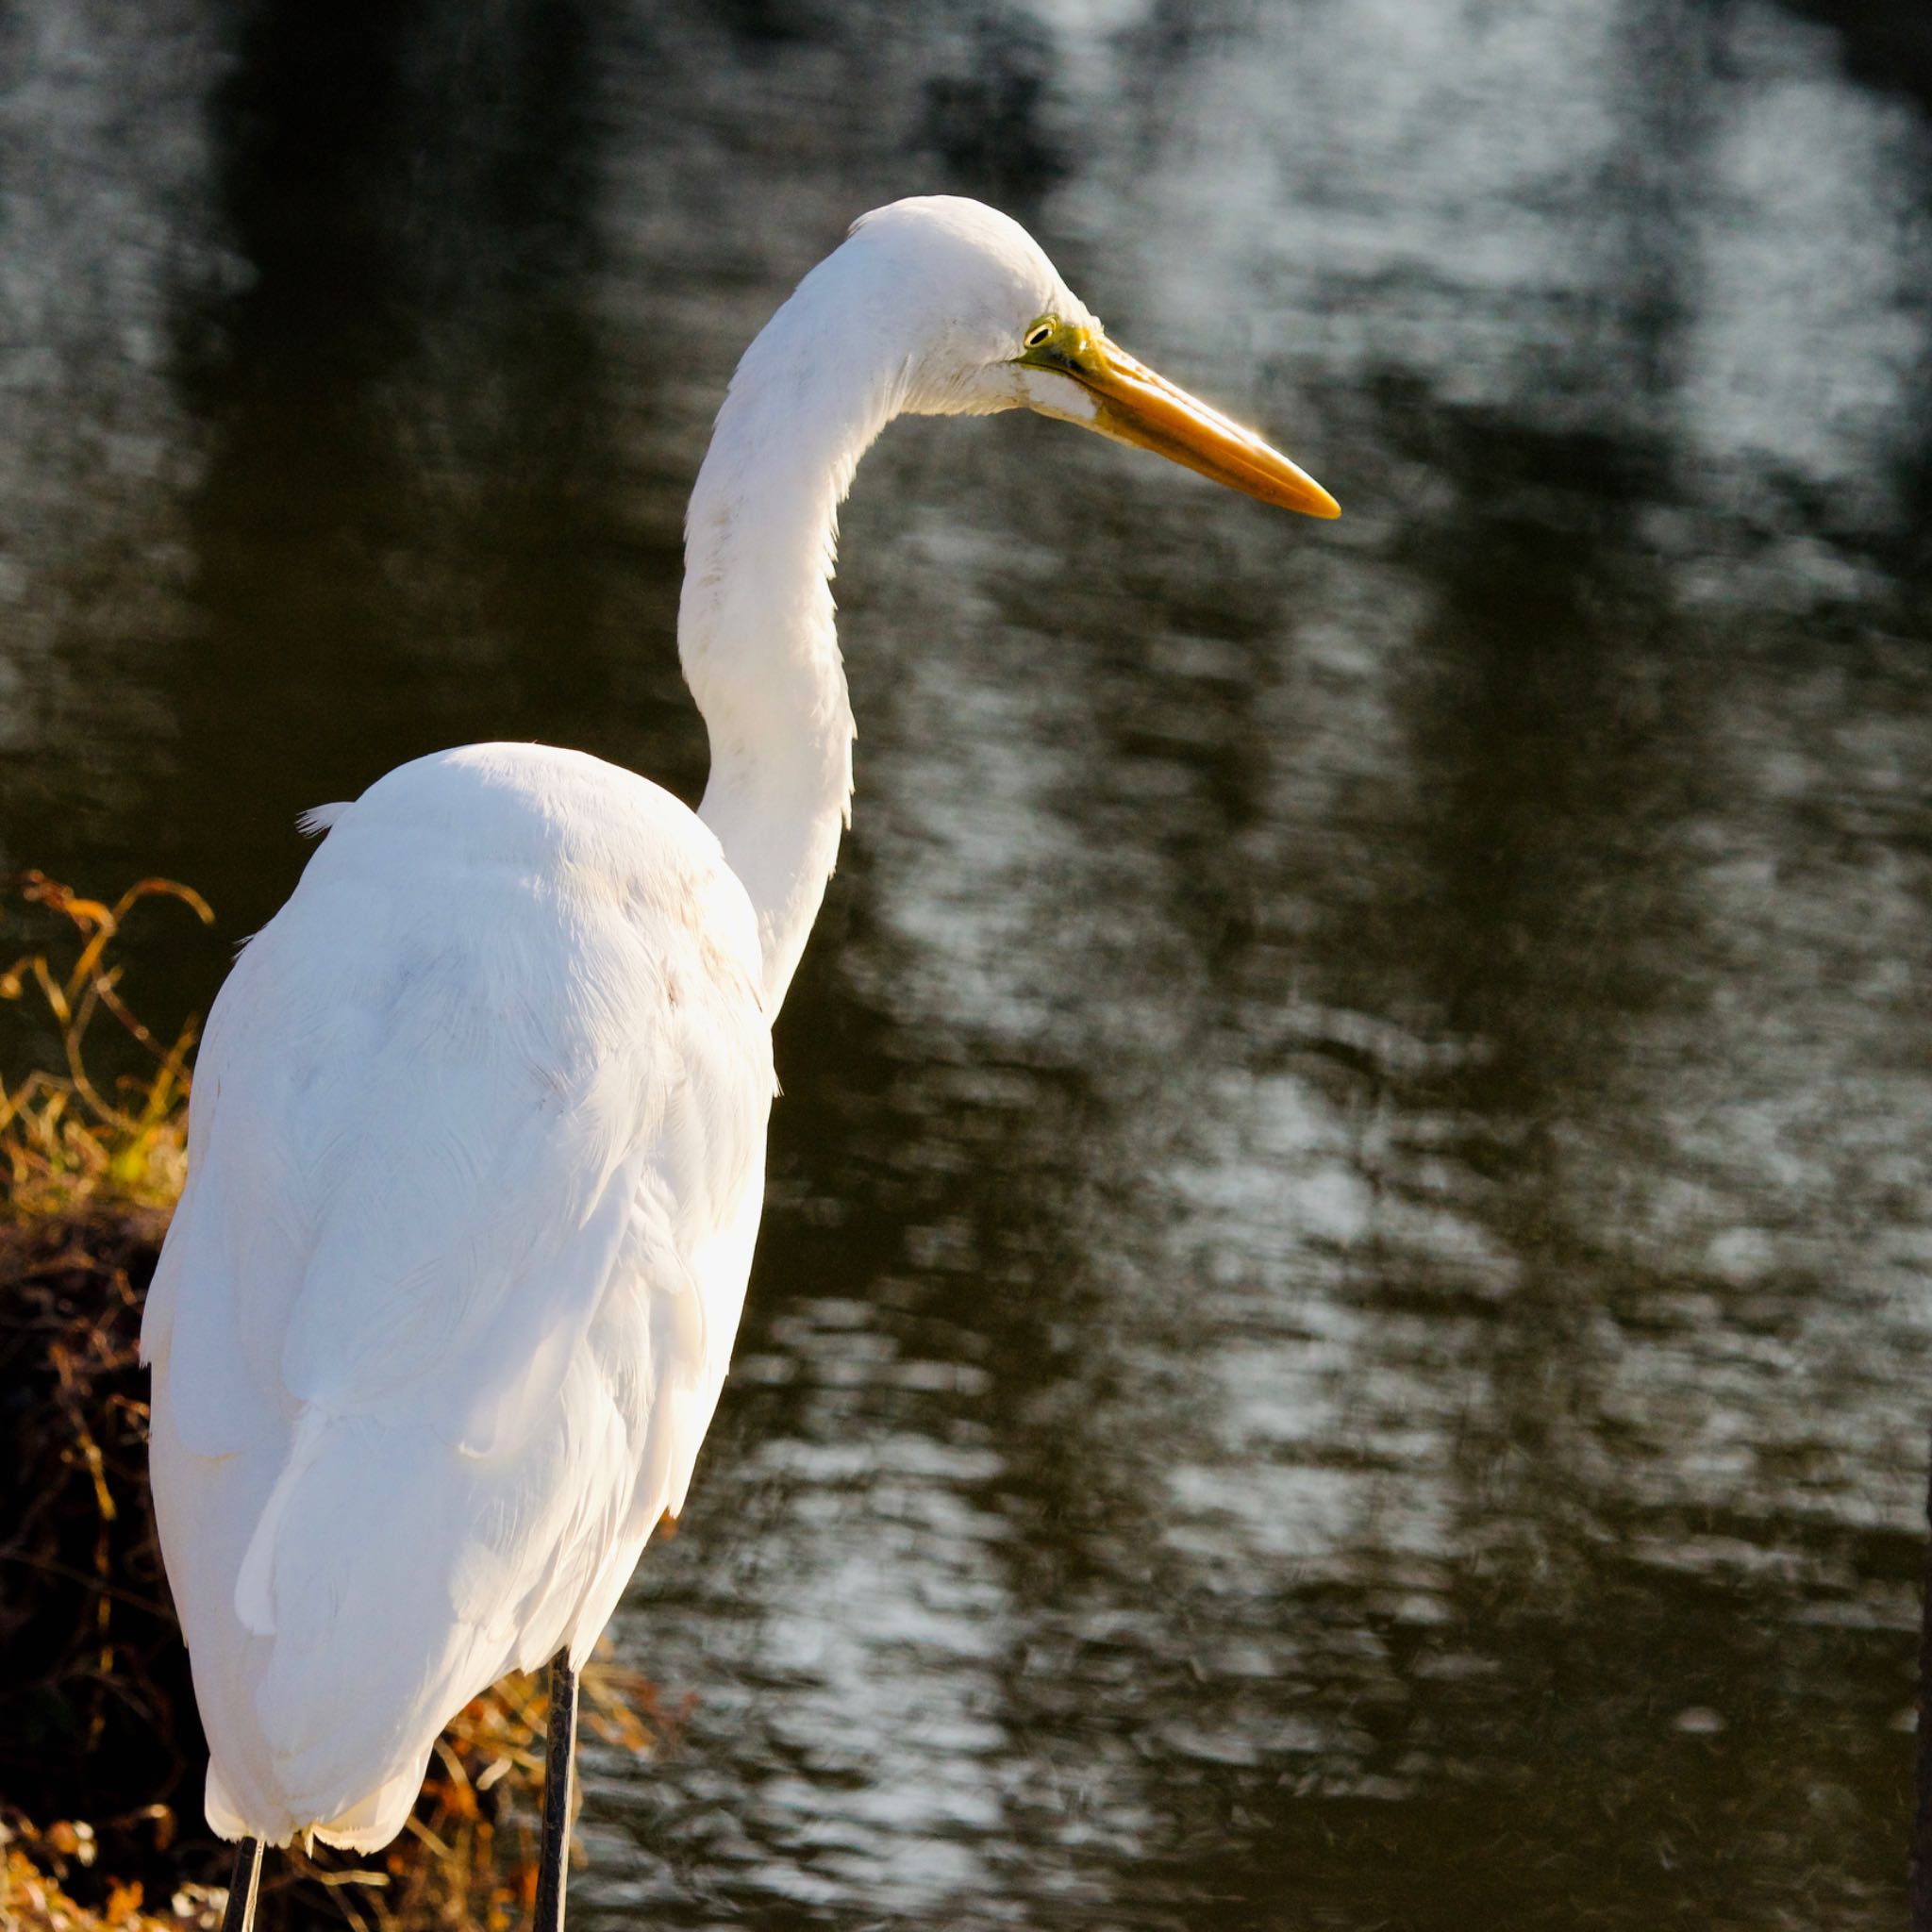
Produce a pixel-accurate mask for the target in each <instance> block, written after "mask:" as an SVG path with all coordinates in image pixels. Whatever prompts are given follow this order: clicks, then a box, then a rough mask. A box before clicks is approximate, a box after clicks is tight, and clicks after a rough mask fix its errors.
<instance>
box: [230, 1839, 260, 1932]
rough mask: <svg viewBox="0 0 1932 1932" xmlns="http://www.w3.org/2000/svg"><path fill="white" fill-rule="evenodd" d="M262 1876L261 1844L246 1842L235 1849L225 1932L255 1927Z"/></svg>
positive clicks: (255, 1841) (238, 1931)
mask: <svg viewBox="0 0 1932 1932" xmlns="http://www.w3.org/2000/svg"><path fill="white" fill-rule="evenodd" d="M260 1876H261V1840H259V1839H258V1838H244V1839H243V1840H242V1841H241V1842H240V1843H239V1844H238V1845H236V1847H235V1870H234V1873H233V1874H232V1875H231V1876H230V1878H229V1880H228V1905H227V1909H226V1910H225V1911H224V1912H223V1914H222V1932H249V1927H250V1926H252V1925H253V1924H255V1885H256V1881H257V1880H258V1878H259V1877H260Z"/></svg>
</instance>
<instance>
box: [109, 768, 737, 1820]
mask: <svg viewBox="0 0 1932 1932" xmlns="http://www.w3.org/2000/svg"><path fill="white" fill-rule="evenodd" d="M488 752H489V758H488V760H487V761H480V762H479V760H480V759H481V755H480V754H476V753H469V754H457V755H449V756H447V757H446V758H444V759H443V760H427V761H424V764H423V765H422V766H417V767H406V768H404V771H403V772H401V773H398V774H391V778H389V779H385V780H384V781H383V783H382V784H381V785H379V786H377V787H376V788H375V791H372V792H371V793H370V794H369V795H368V796H367V797H365V798H364V799H363V800H361V801H358V804H357V805H355V806H353V807H350V808H347V809H345V810H343V811H342V812H341V813H340V814H338V815H337V816H336V817H335V819H334V822H333V824H332V826H331V828H330V830H329V835H328V837H327V839H326V841H325V842H324V843H323V845H322V846H321V847H320V848H319V849H318V850H317V852H316V854H315V857H314V858H312V859H311V860H310V862H309V866H308V872H307V873H306V874H305V876H304V878H303V882H302V885H301V886H300V888H299V889H298V891H297V892H296V893H295V895H294V897H293V898H292V899H291V901H290V903H289V905H288V906H287V907H286V908H284V909H283V911H282V912H281V913H280V914H278V915H277V917H276V918H275V920H274V921H273V922H272V923H271V924H270V925H269V926H268V927H266V928H265V929H264V930H263V931H262V933H261V934H260V935H259V936H258V938H257V939H256V941H254V942H253V943H252V944H251V945H250V946H249V947H248V948H247V950H246V951H245V952H244V953H243V955H242V958H241V959H240V960H239V961H238V963H237V966H236V969H235V971H234V973H233V974H231V976H230V979H229V982H228V984H227V985H226V986H225V988H224V989H223V992H222V995H221V998H220V999H219V1000H218V1001H217V1003H216V1007H215V1010H214V1011H213V1013H211V1014H210V1016H209V1026H208V1039H207V1041H206V1044H205V1046H204V1050H203V1055H202V1060H201V1067H200V1071H199V1074H198V1075H197V1085H196V1090H195V1099H194V1120H193V1128H192V1140H191V1181H190V1185H189V1188H188V1189H187V1191H185V1193H184V1195H183V1199H182V1202H181V1206H180V1209H179V1211H178V1213H177V1216H176V1220H175V1226H174V1228H173V1230H172V1231H171V1233H170V1236H169V1241H168V1245H167V1251H166V1253H165V1254H164V1256H163V1257H162V1261H161V1265H160V1267H159V1269H158V1271H157V1275H156V1282H155V1288H154V1291H153V1296H152V1299H151V1303H150V1307H149V1311H148V1315H147V1320H146V1325H145V1329H144V1334H143V1346H144V1348H145V1349H146V1351H147V1353H148V1354H149V1356H150V1358H151V1359H152V1360H153V1361H154V1363H155V1367H156V1382H155V1402H156V1431H155V1442H156V1452H155V1482H156V1491H157V1503H158V1509H159V1512H160V1515H161V1520H162V1523H163V1528H164V1536H165V1538H166V1541H165V1547H166V1554H167V1558H168V1565H169V1569H170V1573H171V1574H173V1575H174V1576H175V1578H176V1580H177V1589H176V1596H177V1600H178V1601H179V1602H180V1603H181V1605H182V1609H183V1619H184V1624H186V1626H187V1630H188V1636H189V1641H190V1647H191V1651H192V1654H193V1657H194V1660H195V1669H196V1684H197V1691H198V1694H199V1696H200V1699H201V1703H202V1706H203V1715H204V1718H205V1720H206V1722H207V1727H208V1735H209V1740H210V1743H211V1746H212V1748H213V1751H214V1754H215V1759H216V1763H217V1766H218V1767H220V1774H219V1775H217V1776H211V1778H210V1783H209V1804H210V1807H211V1815H215V1813H216V1812H217V1811H218V1812H219V1816H218V1818H217V1824H218V1828H221V1829H224V1830H226V1829H228V1828H229V1826H230V1825H232V1824H235V1823H237V1822H240V1823H242V1824H246V1825H247V1826H248V1828H249V1829H251V1830H254V1831H258V1832H259V1833H261V1834H262V1835H263V1836H264V1837H266V1838H268V1839H270V1840H272V1841H277V1842H279V1841H283V1840H286V1838H287V1836H288V1834H289V1832H290V1831H291V1829H292V1830H301V1829H304V1828H307V1827H308V1825H310V1824H313V1825H316V1826H318V1827H320V1828H322V1829H323V1831H324V1832H325V1835H326V1834H327V1832H328V1828H329V1824H330V1821H336V1822H337V1824H339V1825H340V1827H341V1834H342V1835H344V1836H345V1837H347V1838H348V1839H350V1840H351V1841H354V1842H357V1843H359V1844H363V1845H365V1846H367V1845H372V1844H375V1843H379V1842H382V1841H384V1840H385V1839H386V1837H387V1836H390V1835H392V1833H393V1830H394V1829H395V1828H396V1825H397V1824H399V1823H400V1819H401V1817H402V1815H403V1811H404V1810H406V1809H407V1794H408V1792H413V1790H414V1788H415V1786H414V1781H415V1780H416V1779H419V1778H420V1775H421V1767H422V1759H423V1755H424V1753H425V1752H426V1750H427V1749H428V1746H429V1743H430V1742H431V1741H432V1740H433V1739H434V1737H435V1735H436V1732H437V1731H438V1730H439V1729H440V1728H441V1724H443V1723H444V1722H445V1721H446V1720H447V1718H448V1717H449V1716H450V1714H451V1713H452V1711H453V1710H454V1709H455V1708H457V1707H459V1706H460V1705H461V1704H462V1703H463V1702H464V1701H466V1700H467V1699H468V1698H469V1697H471V1696H473V1695H475V1693H476V1692H477V1691H480V1690H481V1689H483V1688H484V1687H485V1686H487V1685H488V1684H489V1683H490V1682H491V1680H493V1678H495V1677H496V1676H497V1675H498V1674H501V1672H502V1671H503V1670H505V1669H506V1668H508V1667H509V1666H510V1665H511V1664H513V1663H516V1662H526V1663H530V1662H538V1661H541V1659H542V1657H545V1656H547V1655H550V1654H552V1653H553V1652H554V1651H555V1649H556V1648H557V1647H558V1645H559V1644H561V1643H562V1642H564V1641H573V1642H574V1643H575V1642H577V1641H581V1642H582V1643H583V1645H584V1646H585V1647H588V1643H589V1641H591V1640H592V1639H594V1636H595V1634H596V1630H597V1628H598V1626H599V1625H600V1624H601V1623H602V1621H603V1619H604V1617H605V1616H606V1615H607V1614H608V1610H609V1608H610V1607H611V1604H612V1603H613V1602H614V1600H615V1595H616V1592H617V1591H620V1590H621V1589H622V1588H623V1584H624V1581H625V1577H626V1576H627V1575H628V1574H629V1569H630V1566H631V1564H632V1563H633V1562H634V1561H635V1559H636V1556H637V1553H638V1550H639V1549H640V1548H641V1545H642V1542H643V1541H644V1539H645V1537H646V1536H648V1534H649V1532H650V1529H651V1528H652V1527H653V1526H654V1525H655V1524H656V1523H657V1522H658V1518H659V1516H660V1515H661V1514H662V1512H663V1510H664V1509H665V1508H666V1507H671V1505H672V1502H673V1500H674V1499H677V1500H681V1497H682V1492H683V1487H684V1485H685V1484H686V1483H688V1481H689V1479H690V1473H691V1462H692V1460H693V1459H694V1457H695V1455H696V1450H697V1442H698V1439H699V1438H700V1437H701V1436H702V1434H703V1432H704V1428H705V1426H706V1424H708V1420H709V1416H710V1412H711V1408H712V1406H713V1405H714V1404H715V1401H716V1399H717V1391H718V1384H719V1382H720V1380H721V1378H722V1376H723V1374H724V1359H725V1357H726V1356H728V1352H729V1348H730V1343H731V1338H732V1334H733V1331H734V1330H735V1328H736V1325H737V1319H738V1311H739V1307H740V1304H741V1299H742V1294H743V1286H744V1274H745V1271H746V1269H747V1268H748V1266H749V1261H750V1244H751V1236H752V1232H753V1230H754V1229H755V1227H756V1222H757V1205H758V1194H759V1192H760V1191H761V1178H760V1177H761V1169H762V1164H763V1143H764V1123H765V1116H766V1113H767V1111H768V1108H769V1105H770V1096H771V1092H772V1085H773V1083H772V1074H771V1042H770V1033H769V1030H768V1028H767V1026H766V1024H765V1021H764V1017H763V1015H762V1013H761V1012H760V1010H759V1008H758V996H757V991H756V988H757V983H758V937H757V928H756V924H755V922H754V920H753V918H752V916H751V909H750V907H749V905H748V904H747V903H746V902H745V900H744V897H743V893H742V891H741V889H739V888H738V886H737V884H736V881H735V880H732V879H731V878H730V875H729V874H728V873H725V872H724V869H723V865H722V860H721V859H720V858H719V856H718V854H717V850H716V845H715V841H710V839H709V835H708V833H706V832H704V830H703V828H702V827H701V826H699V825H698V824H697V822H696V821H695V820H693V819H692V818H691V815H690V814H689V813H688V812H685V811H684V809H683V808H682V807H679V806H677V805H675V802H673V801H671V800H669V799H668V798H666V797H665V795H664V794H662V793H661V792H658V791H656V789H655V788H653V787H650V786H647V785H645V784H643V782H642V781H641V780H637V779H633V778H631V777H630V776H629V774H617V773H613V772H611V771H610V768H608V767H599V766H596V764H595V762H594V761H593V760H589V759H575V758H570V757H569V756H568V755H563V754H557V753H549V752H544V751H542V750H541V748H537V747H524V748H518V747H491V748H488ZM465 760H469V761H470V762H468V763H467V764H466V763H465V762H464V761H465ZM425 772H426V775H425ZM412 774H413V775H412ZM386 788H388V792H387V795H385V792H386ZM411 788H414V789H413V790H412V789H411ZM674 987H675V996H674V995H673V991H672V989H673V988H674ZM183 1578H190V1579H192V1583H190V1584H189V1585H188V1586H187V1587H183V1585H182V1581H181V1579H183ZM586 1629H587V1630H588V1634H586ZM405 1788H407V1790H406V1789H405ZM398 1792H403V1793H404V1795H403V1797H402V1798H401V1799H400V1800H398V1797H397V1793H398ZM218 1800H219V1803H218V1802H217V1801H218ZM399 1805H400V1808H398V1807H399Z"/></svg>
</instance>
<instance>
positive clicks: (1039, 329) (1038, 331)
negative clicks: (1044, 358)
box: [1020, 315, 1059, 349]
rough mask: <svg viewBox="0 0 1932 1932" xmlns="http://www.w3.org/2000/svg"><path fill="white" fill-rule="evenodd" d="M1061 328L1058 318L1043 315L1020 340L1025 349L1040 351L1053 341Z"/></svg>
mask: <svg viewBox="0 0 1932 1932" xmlns="http://www.w3.org/2000/svg"><path fill="white" fill-rule="evenodd" d="M1058 327H1059V321H1058V317H1056V316H1052V315H1042V316H1041V318H1040V320H1039V321H1038V322H1036V323H1035V324H1034V325H1033V326H1032V327H1031V328H1029V329H1028V330H1027V331H1026V333H1025V334H1024V336H1022V337H1021V338H1020V346H1021V347H1022V348H1023V349H1038V348H1041V347H1042V346H1043V345H1044V344H1046V343H1047V342H1049V341H1052V340H1053V333H1054V331H1055V330H1056V329H1057V328H1058Z"/></svg>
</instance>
